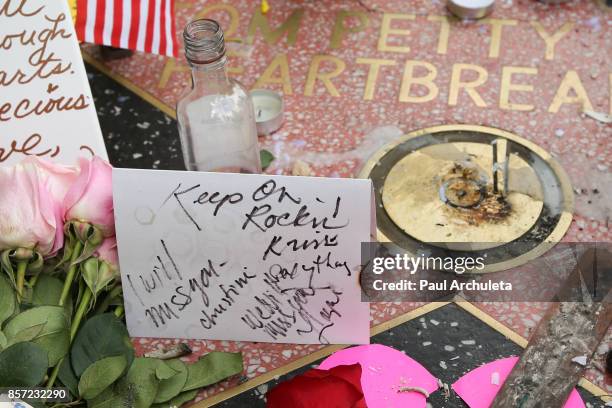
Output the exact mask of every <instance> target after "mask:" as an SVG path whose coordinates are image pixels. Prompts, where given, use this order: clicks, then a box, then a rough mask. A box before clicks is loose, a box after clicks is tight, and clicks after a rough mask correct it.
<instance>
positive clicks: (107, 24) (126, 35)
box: [76, 0, 178, 57]
mask: <svg viewBox="0 0 612 408" xmlns="http://www.w3.org/2000/svg"><path fill="white" fill-rule="evenodd" d="M76 32H77V37H78V39H79V40H80V41H85V42H90V43H95V44H102V45H109V46H112V47H116V48H128V49H131V50H137V51H144V52H148V53H153V54H160V55H167V56H175V57H176V56H177V55H178V44H177V41H176V35H175V32H176V26H175V22H174V0H77V16H76Z"/></svg>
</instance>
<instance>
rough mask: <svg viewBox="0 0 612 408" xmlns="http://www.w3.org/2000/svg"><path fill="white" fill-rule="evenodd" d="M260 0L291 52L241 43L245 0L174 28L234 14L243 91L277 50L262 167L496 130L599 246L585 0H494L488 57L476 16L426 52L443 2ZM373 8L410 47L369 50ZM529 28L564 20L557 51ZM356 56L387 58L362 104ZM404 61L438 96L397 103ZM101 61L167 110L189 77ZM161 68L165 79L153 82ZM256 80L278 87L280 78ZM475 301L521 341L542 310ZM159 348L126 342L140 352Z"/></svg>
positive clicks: (330, 165)
mask: <svg viewBox="0 0 612 408" xmlns="http://www.w3.org/2000/svg"><path fill="white" fill-rule="evenodd" d="M269 2H270V5H271V10H270V12H269V13H268V14H267V18H268V20H269V23H270V26H271V27H273V28H274V27H277V26H279V25H280V24H282V23H283V22H284V21H285V19H286V18H287V17H288V16H289V15H290V14H291V13H292V12H294V11H295V10H298V9H302V10H303V16H302V20H301V23H300V25H299V30H298V32H297V41H296V42H295V43H294V44H288V42H287V37H286V36H285V35H282V36H281V37H280V39H279V41H278V42H277V43H275V44H268V43H267V42H266V41H265V40H264V38H263V37H262V35H261V32H260V31H258V32H257V33H256V35H255V37H254V38H255V40H254V42H253V43H252V44H249V43H248V41H247V31H248V26H249V21H250V20H251V16H252V15H253V13H254V12H255V11H256V10H257V8H258V7H259V2H258V1H246V0H232V1H197V2H196V1H183V2H180V1H179V2H177V27H183V26H184V24H185V23H186V22H187V21H188V20H190V19H192V18H193V17H194V16H196V15H197V14H198V13H200V16H206V17H208V18H214V19H217V20H219V21H221V23H222V25H223V26H224V27H225V28H226V29H227V28H228V27H230V26H231V24H230V23H231V21H230V13H228V10H229V11H234V10H235V11H236V16H237V17H238V20H237V21H236V22H235V23H236V31H235V32H233V33H230V35H229V36H228V37H233V38H239V39H240V41H241V42H236V43H232V44H231V46H230V48H231V49H232V51H233V52H234V54H239V56H236V55H234V56H233V57H232V58H231V60H230V61H231V65H232V66H233V67H234V68H239V67H240V68H239V69H240V70H241V73H239V74H238V75H237V77H238V78H239V79H240V80H241V81H242V82H243V83H244V84H246V85H247V86H253V85H254V84H255V82H256V80H257V78H259V76H260V75H261V74H262V73H263V72H264V70H265V69H266V67H267V66H268V64H270V62H271V61H272V60H273V59H274V58H275V57H277V56H279V55H283V54H285V55H286V56H287V61H288V67H289V72H290V83H291V93H290V94H289V93H287V94H286V95H285V97H284V98H285V106H286V107H285V109H286V115H285V124H284V126H283V128H282V129H281V130H280V131H279V132H277V133H275V134H274V135H272V136H271V137H268V138H266V139H262V140H261V144H262V147H265V148H267V149H268V150H271V151H272V152H274V154H275V155H276V156H277V160H276V161H275V162H274V165H273V167H272V168H271V169H270V170H269V171H270V172H274V173H290V170H291V168H292V165H293V162H294V161H295V160H296V159H301V160H303V161H305V162H307V163H309V164H310V165H311V166H312V168H313V171H314V173H315V174H316V175H321V176H342V177H352V176H355V174H356V173H357V172H358V171H359V168H360V166H361V165H362V164H363V162H364V161H365V160H366V159H367V158H368V156H369V155H370V154H371V153H372V152H373V151H375V150H376V149H377V147H379V146H380V145H382V144H384V143H385V142H387V141H389V140H391V139H392V138H394V137H397V136H398V135H401V134H403V133H406V132H408V131H410V130H414V129H418V128H424V127H430V126H434V125H439V124H451V123H468V124H479V125H486V126H493V127H499V128H502V129H506V130H509V131H512V132H514V133H516V134H518V135H520V136H522V137H524V138H526V139H529V140H531V141H533V142H535V143H537V144H539V145H540V146H542V147H543V148H545V149H546V150H548V151H550V152H551V153H552V154H553V155H554V156H555V157H556V158H557V160H558V161H559V162H560V163H561V164H562V166H563V168H564V169H565V170H566V172H567V173H568V174H569V176H570V178H571V180H572V183H573V186H574V188H575V192H576V211H575V216H574V221H573V222H572V225H571V227H570V230H569V231H568V233H567V235H566V236H565V240H566V241H610V240H611V238H612V236H611V232H610V228H609V221H610V215H611V210H610V207H611V204H610V202H611V200H610V198H611V197H612V183H611V181H612V174H611V173H610V157H611V156H610V153H611V152H610V150H611V145H612V144H611V143H610V138H611V137H612V127H611V126H610V125H609V124H604V123H602V122H599V121H597V120H594V119H592V118H590V117H587V116H585V115H584V114H582V113H581V112H582V109H583V107H585V106H586V107H587V108H589V109H592V110H595V111H599V112H604V113H612V106H611V104H612V103H611V100H612V91H611V88H612V59H611V58H610V55H612V40H611V39H612V35H611V34H612V13H610V11H607V10H604V9H603V8H602V7H601V6H600V5H598V4H597V3H596V2H595V1H587V0H574V1H570V2H569V3H566V4H565V5H562V6H549V5H545V4H542V3H539V2H537V1H532V0H499V1H497V7H496V9H495V11H494V12H493V14H492V16H491V18H494V19H504V20H513V22H511V24H515V25H513V26H505V27H504V28H503V31H502V36H501V43H500V44H501V45H500V49H499V56H498V57H489V53H490V45H491V35H490V34H491V25H490V24H486V23H482V22H477V23H463V22H457V21H451V23H450V35H449V37H448V46H447V51H446V52H442V53H439V52H438V41H439V37H440V23H439V22H436V21H430V20H429V18H432V17H431V16H446V15H447V12H446V10H445V7H444V4H443V2H442V1H439V0H434V1H431V2H422V1H418V0H390V1H383V0H378V1H372V0H363V1H362V2H361V4H360V3H358V2H357V1H331V0H330V1H315V0H310V1H306V0H304V1H296V0H294V1H280V0H278V1H277V0H270V1H269ZM363 5H365V6H366V7H364V6H363ZM210 10H213V11H210ZM343 10H351V11H356V12H358V13H362V15H366V16H367V17H366V18H367V19H368V20H369V25H368V27H367V28H366V29H364V30H362V31H358V32H354V33H352V32H348V33H347V34H346V36H345V37H344V38H343V40H342V41H341V45H340V47H339V48H332V47H330V37H331V36H332V30H333V27H334V24H335V21H336V18H337V16H338V15H341V14H340V13H339V12H341V11H343ZM208 11H210V12H208ZM384 12H386V13H397V14H400V13H407V14H412V15H414V20H399V18H400V17H398V16H395V18H396V20H394V22H393V24H392V26H393V28H397V29H409V30H410V34H409V35H407V36H403V35H391V36H390V37H389V40H388V44H389V45H395V46H409V47H410V51H408V52H392V51H384V50H383V51H379V50H378V49H377V44H378V42H379V33H380V30H381V24H382V20H383V13H384ZM409 18H412V17H409ZM433 18H437V17H433ZM533 22H539V23H540V24H541V25H542V26H543V27H544V28H545V30H546V31H547V32H549V33H551V34H552V33H553V32H555V31H556V30H558V29H559V28H560V27H562V26H563V25H564V24H565V23H568V22H569V23H571V24H572V27H571V29H570V30H569V32H568V33H567V34H566V35H565V36H563V37H562V39H561V40H560V41H559V42H558V43H557V44H556V46H555V48H554V57H553V59H552V60H549V59H546V57H545V50H546V47H545V43H544V41H543V40H542V38H541V37H540V36H539V35H538V33H537V32H536V30H535V29H534V27H533V25H532V24H533ZM345 23H346V25H347V27H357V25H358V24H357V23H358V20H357V17H351V18H348V19H347V20H346V21H345ZM179 34H180V33H179ZM86 52H91V53H93V54H94V56H95V51H94V50H93V49H92V48H88V47H86ZM315 55H331V56H334V57H337V58H339V59H340V60H342V61H343V62H344V63H345V65H346V67H345V68H344V70H343V72H342V73H341V74H340V75H339V76H337V77H335V78H333V79H332V83H333V85H334V87H335V89H336V90H337V92H338V94H339V96H332V95H330V93H329V91H328V90H327V89H326V87H325V86H324V85H323V84H322V83H321V81H316V83H315V85H314V89H313V92H312V95H310V96H308V95H305V82H306V78H307V76H308V70H309V67H310V66H311V61H312V60H313V57H314V56H315ZM358 58H378V59H385V60H388V63H389V64H395V65H393V66H391V65H389V66H384V67H381V69H380V73H379V76H378V81H377V82H376V86H375V89H374V95H373V98H372V99H371V100H365V99H364V97H363V96H364V88H365V84H366V78H367V76H368V68H369V66H368V65H366V64H364V63H357V59H358ZM407 60H410V61H418V64H423V63H428V64H431V65H433V67H435V69H436V70H437V76H436V79H435V84H436V86H437V88H438V94H437V96H436V97H435V98H433V99H432V100H431V101H428V102H424V103H414V102H401V101H399V100H398V99H399V94H400V88H401V82H402V75H403V72H404V64H405V63H406V61H407ZM458 63H463V64H474V65H478V66H480V67H482V69H484V70H486V72H487V74H488V79H487V81H486V82H485V83H484V84H483V85H482V86H480V87H478V88H477V91H478V93H479V95H480V97H481V99H482V102H483V103H484V106H477V105H476V104H475V103H474V101H473V100H472V99H471V98H470V97H469V96H468V95H467V93H466V92H465V91H461V92H460V93H459V97H458V101H457V104H449V102H448V101H449V88H450V86H449V82H450V80H451V73H452V70H453V64H458ZM107 66H108V67H109V68H110V70H112V72H114V73H116V74H119V75H121V76H124V77H126V78H128V79H129V80H130V81H131V82H133V83H134V84H135V85H136V86H138V87H140V88H142V89H146V90H147V91H148V92H150V93H151V94H153V95H154V96H155V97H156V98H158V99H159V100H160V101H161V102H162V103H163V104H166V105H168V106H174V105H175V102H176V100H177V98H178V96H179V95H180V93H181V91H182V90H183V89H184V88H185V87H186V86H187V84H188V80H189V79H188V78H189V77H188V73H187V72H186V71H184V70H182V71H181V70H177V71H172V72H171V71H169V68H172V63H171V61H169V60H168V59H166V58H164V57H157V56H152V55H143V54H139V53H137V54H136V55H134V56H133V57H131V58H130V59H128V60H119V61H113V62H110V63H108V64H107ZM176 66H177V67H179V68H178V69H180V68H181V67H182V68H183V69H184V67H185V66H186V65H185V63H184V60H183V57H182V53H181V58H180V59H179V60H177V61H176ZM511 66H514V67H528V68H531V69H532V70H531V72H532V74H516V75H514V76H513V79H512V80H513V82H514V83H517V84H524V85H529V86H532V87H533V88H532V91H527V92H525V91H512V92H511V96H510V100H511V102H512V103H514V104H528V105H532V107H533V108H532V109H530V110H527V111H518V110H509V109H502V108H501V107H500V102H499V101H500V94H501V92H500V83H501V77H502V70H503V68H504V67H506V68H507V67H511ZM333 68H334V65H333V63H330V62H329V61H328V62H325V63H323V64H322V65H321V68H320V70H321V72H329V71H330V70H331V69H333ZM164 70H166V71H165V72H166V74H168V73H169V72H170V74H169V75H164ZM534 70H535V71H534ZM279 72H280V71H278V70H277V71H276V72H275V73H274V75H276V76H278V75H279ZM426 72H427V68H423V67H420V68H417V69H416V71H415V75H417V76H421V75H424V74H425V73H426ZM536 72H537V73H536ZM568 72H570V74H568ZM571 72H575V75H577V76H578V77H579V79H580V84H581V85H582V87H583V88H584V90H585V92H586V95H587V97H588V102H585V101H584V99H583V100H581V101H578V102H576V103H568V104H563V105H562V106H561V107H560V108H559V109H558V111H556V112H550V111H549V110H555V109H551V104H552V101H553V100H554V96H555V94H556V93H557V92H558V88H559V86H560V84H561V83H562V82H563V80H564V78H566V76H567V75H570V76H571V75H574V74H572V73H571ZM464 75H465V77H462V79H463V80H464V81H468V80H473V79H474V78H475V73H474V72H465V73H464ZM264 86H265V87H267V88H271V89H276V90H278V91H282V86H281V85H280V84H266V85H264ZM426 93H427V92H426V90H425V88H423V87H422V86H418V85H415V86H414V87H413V88H412V90H411V95H424V94H426ZM569 95H570V96H572V95H574V94H573V93H570V94H569ZM481 105H482V104H481ZM414 307H415V305H413V304H373V305H372V324H378V323H380V322H383V321H386V320H388V319H391V318H393V317H395V316H399V315H401V314H402V313H405V312H407V311H409V310H412V309H413V308H414ZM478 307H479V308H481V309H482V310H484V311H485V312H487V313H488V314H490V315H491V316H493V317H494V318H495V319H497V320H498V321H499V322H501V323H502V324H504V325H506V326H508V327H509V328H511V329H513V330H514V331H516V332H518V333H519V334H520V335H522V336H524V337H528V336H529V335H530V333H531V331H532V330H533V328H534V327H535V325H536V324H537V322H538V321H539V319H540V318H541V316H542V313H543V310H544V309H545V305H544V304H535V303H484V304H478ZM172 342H173V341H172V340H156V339H136V340H135V344H136V345H137V348H138V351H139V352H143V351H145V350H150V349H153V348H155V347H157V346H158V345H160V344H169V343H172ZM190 344H191V346H192V347H193V349H194V351H196V352H197V353H196V354H202V353H204V352H206V351H209V350H221V349H222V350H242V351H243V353H244V354H245V359H246V376H247V377H249V378H253V377H255V376H257V375H260V374H262V373H264V372H267V371H269V370H272V369H274V368H277V367H280V366H283V365H285V364H286V363H288V362H290V361H293V360H295V359H297V358H299V357H302V356H305V355H308V354H309V353H312V352H314V351H316V350H318V349H319V348H320V347H319V346H304V345H273V344H253V343H235V342H223V341H191V342H190ZM611 344H612V335H610V336H608V339H607V340H606V342H605V344H604V345H603V346H602V347H600V352H602V351H605V350H607V347H608V345H611ZM194 358H195V356H194ZM587 377H588V378H589V379H591V380H593V381H594V382H595V383H596V384H598V385H600V386H602V387H604V385H603V380H602V378H601V373H599V372H598V371H597V370H594V369H593V370H590V371H589V373H588V375H587ZM236 381H237V380H233V381H232V382H224V383H222V384H220V385H219V386H217V387H214V388H211V389H209V390H207V391H205V392H203V393H202V394H201V395H200V396H199V397H198V399H200V400H201V399H203V398H206V397H207V396H209V395H211V394H214V393H217V392H219V391H221V390H223V389H226V388H228V387H231V386H232V385H234V384H235V383H236Z"/></svg>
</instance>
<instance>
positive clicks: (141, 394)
mask: <svg viewBox="0 0 612 408" xmlns="http://www.w3.org/2000/svg"><path fill="white" fill-rule="evenodd" d="M160 363H161V360H158V359H155V358H147V357H138V358H135V359H134V362H133V363H132V366H131V367H130V369H129V370H128V373H127V375H126V376H125V377H124V378H122V379H121V381H122V382H124V383H126V384H127V387H128V388H129V389H130V390H133V392H134V405H133V407H134V408H148V407H150V406H151V404H153V400H154V399H155V395H156V394H157V387H158V385H159V380H158V379H157V376H156V375H155V372H156V370H157V367H158V365H159V364H160Z"/></svg>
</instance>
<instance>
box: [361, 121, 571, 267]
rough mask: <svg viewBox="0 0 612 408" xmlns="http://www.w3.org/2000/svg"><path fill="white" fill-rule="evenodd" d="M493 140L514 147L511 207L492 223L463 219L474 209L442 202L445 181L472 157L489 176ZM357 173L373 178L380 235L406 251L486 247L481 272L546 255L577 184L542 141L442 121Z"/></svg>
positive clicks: (566, 219)
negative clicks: (540, 145) (485, 257)
mask: <svg viewBox="0 0 612 408" xmlns="http://www.w3.org/2000/svg"><path fill="white" fill-rule="evenodd" d="M495 140H497V141H502V142H503V143H505V144H507V147H508V148H509V149H510V152H511V153H512V154H511V155H510V159H509V174H510V176H509V178H508V194H507V201H508V202H509V204H510V208H511V211H510V212H509V213H508V214H507V216H506V217H505V218H504V219H501V220H495V221H494V222H490V221H487V222H481V221H482V220H477V221H479V222H474V219H472V218H467V221H466V218H465V215H466V214H468V215H470V214H471V213H470V211H466V208H461V206H460V205H449V203H448V202H447V203H445V202H444V200H442V199H441V197H440V194H439V190H440V186H441V185H443V183H445V182H446V179H445V178H444V177H446V176H445V175H446V174H449V171H450V169H452V167H453V166H454V165H456V163H461V162H470V165H473V166H475V167H476V168H478V169H479V172H480V173H481V176H483V177H485V178H487V177H488V178H490V177H491V174H492V171H491V163H492V153H491V152H492V148H491V143H492V142H493V141H495ZM359 176H360V177H362V178H371V179H372V181H373V183H374V191H375V197H376V203H377V211H376V216H377V223H378V240H379V241H382V242H393V243H395V244H396V245H398V246H400V247H401V248H403V249H404V250H406V251H407V252H409V253H417V252H418V251H422V250H431V248H432V247H436V248H438V249H440V250H443V251H449V250H450V251H453V252H458V251H459V252H461V251H469V252H470V253H471V254H474V253H475V251H481V250H483V249H488V251H487V259H488V263H487V266H486V268H485V269H484V272H494V271H499V270H505V269H509V268H512V267H515V266H518V265H521V264H523V263H525V262H528V261H529V260H530V259H534V258H535V257H537V256H539V255H541V254H542V253H544V252H545V251H546V250H548V249H549V248H550V247H551V246H552V245H554V243H556V242H558V241H560V240H561V238H562V237H563V235H564V234H565V232H566V231H567V229H568V228H569V225H570V223H571V219H572V212H573V207H574V197H573V191H572V188H571V184H570V182H569V178H568V177H567V175H566V174H565V172H564V171H563V169H562V168H561V166H560V165H559V164H558V163H557V162H556V161H555V160H554V159H553V158H552V157H551V156H550V154H548V153H547V152H546V151H545V150H543V149H542V148H541V147H539V146H537V145H535V144H534V143H532V142H530V141H528V140H525V139H523V138H521V137H519V136H517V135H514V134H512V133H510V132H506V131H503V130H500V129H495V128H489V127H484V126H472V125H444V126H436V127H432V128H427V129H422V130H417V131H414V132H411V133H409V134H407V135H405V136H403V137H401V138H399V139H398V140H395V141H393V142H391V143H389V144H387V145H386V146H384V147H383V148H381V149H380V150H379V151H378V152H376V153H375V154H374V155H373V156H372V157H371V158H370V159H369V160H368V162H367V163H366V164H365V166H364V167H363V169H362V170H361V173H360V175H359ZM474 194H475V193H474ZM474 199H478V197H475V198H474ZM459 204H461V203H459ZM448 234H450V235H448ZM491 248H494V249H491ZM491 251H493V252H491Z"/></svg>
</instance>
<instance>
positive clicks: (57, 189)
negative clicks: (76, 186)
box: [22, 156, 79, 249]
mask: <svg viewBox="0 0 612 408" xmlns="http://www.w3.org/2000/svg"><path fill="white" fill-rule="evenodd" d="M22 164H23V165H24V167H25V168H26V169H27V170H28V171H32V172H38V175H39V180H40V181H41V182H42V183H43V184H44V185H45V187H46V188H47V190H48V191H49V193H51V197H52V199H53V200H54V202H55V208H56V211H57V215H56V217H57V218H60V219H61V223H60V224H58V228H57V229H56V232H55V239H56V242H58V243H59V245H60V247H61V245H62V244H63V242H64V230H63V224H64V221H66V220H65V219H64V212H65V211H64V198H65V196H66V192H68V189H69V188H70V186H71V185H72V184H73V183H74V182H75V180H76V178H77V176H78V174H79V173H78V170H77V168H76V167H74V166H63V165H60V164H56V163H52V162H50V161H47V160H43V159H40V158H38V157H36V156H29V157H27V158H26V159H25V160H23V162H22ZM60 225H61V226H60ZM60 247H58V249H59V248H60Z"/></svg>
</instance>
